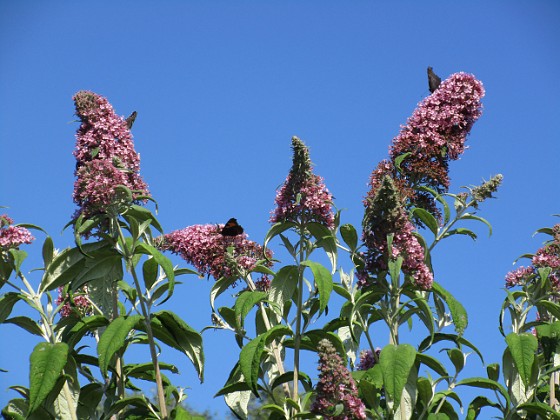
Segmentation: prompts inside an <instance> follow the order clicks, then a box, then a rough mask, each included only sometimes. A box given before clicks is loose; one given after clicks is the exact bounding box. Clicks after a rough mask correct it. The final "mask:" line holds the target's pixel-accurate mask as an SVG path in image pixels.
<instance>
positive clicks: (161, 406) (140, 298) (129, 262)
mask: <svg viewBox="0 0 560 420" xmlns="http://www.w3.org/2000/svg"><path fill="white" fill-rule="evenodd" d="M119 238H120V241H121V243H122V245H123V250H124V253H125V258H126V263H127V265H128V266H129V267H130V274H131V275H132V278H133V280H134V286H135V287H136V293H137V295H138V301H139V302H140V309H141V312H142V316H143V317H144V325H145V326H146V333H147V334H148V346H149V348H150V355H151V358H152V364H153V365H154V372H155V379H156V386H157V394H158V402H159V409H160V414H161V417H162V419H167V406H166V402H165V394H164V391H163V382H162V379H161V372H160V369H159V363H158V358H157V351H156V344H155V341H154V334H153V331H152V325H151V322H150V313H149V310H148V305H147V304H146V300H145V298H144V295H143V293H142V289H141V287H140V282H139V281H138V276H137V275H136V270H135V268H134V263H133V261H132V257H133V255H132V253H131V252H130V250H129V249H128V248H127V247H126V240H125V238H124V235H123V233H122V230H121V228H120V226H119ZM133 246H134V245H133Z"/></svg>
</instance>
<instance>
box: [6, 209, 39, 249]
mask: <svg viewBox="0 0 560 420" xmlns="http://www.w3.org/2000/svg"><path fill="white" fill-rule="evenodd" d="M13 224H14V220H13V219H12V218H11V217H9V216H8V215H7V214H3V215H0V250H8V249H13V248H18V247H19V246H20V245H22V244H30V243H31V242H32V241H34V240H35V238H34V237H33V235H31V232H29V230H28V229H26V228H24V227H21V226H12V225H13Z"/></svg>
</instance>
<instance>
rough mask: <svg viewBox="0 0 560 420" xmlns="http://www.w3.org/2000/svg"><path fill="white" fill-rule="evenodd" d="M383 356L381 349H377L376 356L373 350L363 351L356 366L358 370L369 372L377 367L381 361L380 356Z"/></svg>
mask: <svg viewBox="0 0 560 420" xmlns="http://www.w3.org/2000/svg"><path fill="white" fill-rule="evenodd" d="M380 354H381V349H380V348H377V349H375V355H374V354H373V351H371V350H369V349H368V350H362V351H361V352H360V361H359V362H358V364H357V365H356V368H357V369H358V370H368V369H371V368H372V367H374V366H375V364H376V363H377V360H379V355H380Z"/></svg>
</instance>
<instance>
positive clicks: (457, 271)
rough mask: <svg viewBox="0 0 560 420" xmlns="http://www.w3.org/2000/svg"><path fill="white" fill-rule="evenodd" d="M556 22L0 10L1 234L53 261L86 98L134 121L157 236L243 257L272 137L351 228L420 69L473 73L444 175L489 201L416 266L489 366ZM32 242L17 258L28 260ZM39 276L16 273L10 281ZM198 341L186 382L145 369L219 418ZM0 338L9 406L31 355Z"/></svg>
mask: <svg viewBox="0 0 560 420" xmlns="http://www.w3.org/2000/svg"><path fill="white" fill-rule="evenodd" d="M559 18H560V3H558V2H557V1H552V0H551V1H519V2H505V1H471V2H443V1H423V2H412V1H400V2H376V1H369V2H366V1H356V2H351V3H350V2H344V3H343V2H333V1H322V2H319V1H308V2H295V1H285V2H279V1H270V2H254V1H253V2H251V1H238V2H226V1H216V2H211V3H210V2H202V1H196V2H195V1H191V2H179V1H166V2H158V3H156V2H148V1H136V2H132V1H126V2H125V1H122V2H95V4H94V3H88V2H70V1H58V2H39V1H21V2H19V1H18V2H16V1H7V0H2V1H0V150H1V155H0V156H1V165H0V191H1V193H0V205H4V206H9V207H10V209H9V210H8V213H9V214H10V215H11V216H12V217H13V218H15V219H16V221H17V222H28V223H35V224H38V225H40V226H42V227H43V228H45V229H46V230H47V231H48V232H49V233H50V234H51V235H52V236H53V238H54V240H55V245H56V246H57V247H58V248H64V247H66V246H69V245H71V238H70V237H69V235H68V233H66V234H64V235H60V231H61V230H62V227H63V226H64V225H65V224H66V223H67V221H68V220H69V218H70V216H71V214H72V213H73V211H74V205H73V203H72V198H71V195H72V188H73V181H74V178H73V169H74V158H73V156H72V150H73V147H74V134H75V130H76V129H77V124H76V123H75V122H73V120H75V117H74V115H73V112H74V109H73V102H72V99H71V98H72V96H73V94H74V93H76V92H77V91H78V90H81V89H88V90H93V91H95V92H96V93H99V94H101V95H103V96H106V97H107V98H108V99H109V101H110V102H111V103H112V104H113V106H114V108H115V109H116V111H117V113H119V114H121V115H128V114H129V113H130V112H132V111H134V110H136V111H138V118H137V120H136V123H135V125H134V128H133V134H134V137H135V142H136V149H137V151H139V152H140V153H141V170H142V175H143V177H144V179H145V180H146V182H147V183H148V184H149V186H150V190H151V192H152V194H153V196H154V197H155V198H156V199H157V201H158V203H159V207H160V222H161V223H162V224H163V226H164V227H165V228H166V230H168V231H171V230H174V229H178V228H182V227H185V226H188V225H191V224H198V223H224V222H225V221H226V220H227V219H229V218H230V217H236V218H237V219H238V220H239V221H240V223H241V224H242V225H243V226H244V227H245V230H246V232H248V233H249V235H250V237H251V239H253V240H256V241H262V238H263V237H264V234H265V232H266V231H267V229H268V227H269V224H268V217H269V212H270V210H272V208H273V201H274V196H275V189H276V188H277V187H278V186H279V185H280V184H281V183H282V182H283V180H284V179H285V177H286V175H287V173H288V171H289V168H290V164H291V150H290V139H291V136H292V135H298V136H299V137H300V138H301V139H303V140H304V141H305V142H306V143H307V144H308V145H309V147H310V149H311V157H312V160H313V161H314V163H315V164H316V166H315V172H316V173H318V174H320V175H321V176H323V177H324V178H325V182H326V184H327V185H328V187H329V189H330V190H331V191H332V192H333V194H334V196H335V197H336V205H337V207H338V208H340V209H345V210H344V212H343V216H342V220H343V223H353V224H355V225H356V226H359V225H360V222H361V218H362V212H363V207H362V204H361V200H362V198H363V196H364V195H365V193H366V191H367V185H366V183H367V180H368V176H369V174H370V172H371V170H372V169H373V168H374V167H375V166H376V164H377V162H378V161H379V160H381V159H383V158H384V157H386V155H387V149H388V146H389V144H390V142H391V139H392V138H393V137H394V136H396V135H397V134H398V131H399V126H400V124H404V123H405V122H406V119H407V117H408V116H409V115H410V114H411V113H412V111H413V109H414V108H415V106H416V104H417V103H418V102H419V101H420V100H422V98H423V97H425V96H426V95H427V94H428V93H429V92H428V86H427V80H426V67H427V66H428V65H431V66H433V67H434V69H435V71H436V72H437V73H438V74H439V75H440V76H442V78H445V77H447V76H448V75H450V74H451V73H454V72H457V71H465V72H469V73H473V74H475V75H476V76H477V78H479V79H480V80H481V81H482V82H483V83H484V86H485V88H486V97H485V98H484V100H483V103H484V107H485V110H484V114H483V116H482V117H481V119H480V120H479V121H478V122H477V123H476V124H475V126H474V128H473V130H472V132H471V135H470V137H469V139H468V142H467V144H468V145H469V146H470V149H469V150H467V152H466V153H465V154H464V155H463V157H462V158H461V160H459V161H457V162H453V163H452V164H451V178H452V188H451V190H452V191H455V192H458V191H459V188H460V187H461V186H464V185H472V184H478V183H480V182H481V181H482V179H483V178H484V179H488V178H489V177H490V176H491V175H494V174H497V173H502V174H503V175H504V184H503V187H502V188H501V190H500V191H499V193H498V194H497V197H498V199H497V200H490V201H488V202H486V203H484V205H483V206H482V209H481V211H480V212H479V215H481V216H483V217H486V218H487V219H488V220H490V222H491V223H492V224H493V227H494V235H493V236H492V237H491V238H488V236H487V234H486V232H485V230H484V229H483V227H482V226H475V227H474V228H475V229H476V230H477V232H478V233H480V236H479V240H478V241H477V242H476V243H473V242H472V241H470V240H469V239H467V238H453V239H450V240H448V241H447V242H444V243H443V244H442V245H440V246H439V247H438V248H436V250H435V252H434V255H433V258H434V266H435V271H436V272H435V274H436V280H438V281H439V282H440V283H442V284H443V285H444V287H446V288H448V289H449V290H450V291H452V292H453V293H454V294H455V296H456V297H458V298H459V299H460V300H461V301H462V302H463V304H464V305H465V306H466V308H467V310H468V311H469V315H470V326H469V329H468V330H467V333H466V336H467V338H469V339H470V340H472V341H473V342H474V343H476V344H477V345H479V348H480V349H481V350H482V352H483V354H484V355H485V356H486V359H487V361H488V362H497V361H499V360H500V359H501V352H502V350H503V347H504V341H503V339H502V338H501V336H500V335H499V333H498V330H497V327H498V313H499V308H500V305H501V302H502V299H503V297H504V292H503V290H502V288H503V284H504V275H505V274H506V273H507V272H508V271H509V270H510V269H511V267H512V266H511V264H512V262H513V260H514V259H515V258H517V257H518V256H519V255H521V254H523V253H525V252H534V251H535V250H536V249H537V248H538V247H539V246H540V244H541V242H542V240H543V239H544V238H543V237H537V238H532V237H531V235H532V234H533V232H534V231H535V230H536V229H538V228H540V227H543V226H551V225H552V224H554V223H555V222H556V221H557V220H558V219H555V218H553V217H552V214H555V213H560V206H559V200H558V197H559V195H560V186H559V183H558V157H559V156H560V142H559V141H560V135H559V131H558V127H557V123H558V121H560V99H559V98H560V82H559V78H558V76H559V73H558V69H559V68H560V47H559V45H560V44H559V41H560V25H558V22H559V21H560V20H559ZM38 236H39V235H38ZM39 237H40V238H41V239H42V237H41V236H39ZM38 242H41V241H38ZM39 246H40V244H37V245H36V246H31V247H27V250H28V251H29V252H30V253H31V254H36V255H39V253H40V248H39ZM33 262H35V264H33ZM174 262H175V263H177V264H180V263H181V261H180V260H178V259H174ZM39 264H40V262H39V260H37V259H36V258H34V259H32V260H31V262H30V264H29V265H28V266H27V268H28V269H31V268H32V267H35V266H38V265H39ZM343 264H345V265H344V268H346V269H347V270H348V269H349V265H348V263H347V262H346V261H344V263H343ZM30 277H31V278H34V279H35V281H38V275H37V274H36V273H35V274H33V273H32V274H30ZM183 280H184V284H183V285H181V286H180V287H179V288H178V290H177V292H176V296H175V297H174V301H173V303H172V304H171V307H170V309H172V310H174V311H176V312H177V313H178V314H180V315H181V316H182V317H183V318H184V319H185V320H186V321H187V322H188V323H189V324H191V325H192V326H193V327H195V328H198V329H201V328H203V327H204V326H205V325H207V324H208V323H209V316H210V315H209V314H210V309H209V305H208V292H209V290H210V287H211V283H210V282H208V281H206V280H200V279H197V278H195V277H188V278H184V279H183ZM16 309H17V307H16ZM204 339H205V351H206V356H207V368H206V381H205V383H204V384H203V385H198V384H197V380H196V375H195V372H194V369H193V368H192V367H191V366H190V365H189V364H188V363H187V360H186V358H181V357H179V356H178V354H177V353H173V352H172V351H171V350H167V351H166V353H165V354H164V357H163V359H164V360H165V361H173V362H174V363H177V364H178V366H179V367H180V369H181V371H182V375H181V376H180V377H176V378H174V383H176V384H177V385H181V386H188V387H191V389H190V390H187V392H188V394H189V400H188V401H189V403H190V404H191V405H193V406H194V407H196V408H199V409H204V408H212V409H213V410H215V411H218V412H223V411H224V410H225V408H224V407H225V406H224V405H223V403H222V402H221V400H219V399H216V400H213V399H212V395H213V394H214V393H215V392H216V391H217V390H218V389H219V387H220V386H221V385H222V384H223V383H224V381H225V380H226V378H227V375H228V373H229V369H230V367H231V366H233V364H234V362H235V359H236V357H237V353H236V345H235V343H234V340H233V337H231V336H229V335H228V334H226V333H221V332H217V333H214V332H209V333H205V335H204ZM0 341H1V342H2V343H3V345H2V346H1V348H0V367H3V368H6V369H9V370H10V372H9V373H7V374H0V405H2V406H3V405H4V404H5V403H6V401H8V399H9V398H12V397H14V396H15V393H13V392H8V391H6V389H7V387H8V386H9V385H13V384H17V383H21V384H27V381H28V379H27V361H28V355H29V353H30V352H31V350H32V348H33V345H34V341H33V339H31V338H29V336H28V335H26V334H25V333H20V332H19V330H17V329H16V328H15V327H14V328H12V327H11V326H8V325H2V326H0ZM5 343H9V344H7V345H6V344H5ZM168 356H169V357H168ZM471 365H472V366H471V368H470V369H472V370H469V372H468V373H469V375H472V376H478V375H480V376H482V375H484V370H483V368H482V367H481V366H480V364H479V363H477V362H475V361H474V358H472V361H471ZM307 370H308V372H310V373H312V374H313V373H314V367H313V366H311V367H309V368H308V369H307ZM466 402H467V403H468V401H466Z"/></svg>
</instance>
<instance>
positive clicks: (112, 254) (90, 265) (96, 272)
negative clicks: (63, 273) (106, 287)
mask: <svg viewBox="0 0 560 420" xmlns="http://www.w3.org/2000/svg"><path fill="white" fill-rule="evenodd" d="M122 278H123V268H122V257H121V255H120V254H119V253H118V252H117V251H115V250H114V249H112V248H106V249H104V250H103V252H101V251H97V252H95V253H94V254H92V257H91V258H89V257H86V258H85V260H84V265H83V268H82V269H81V270H80V273H79V275H77V276H76V278H75V279H73V280H72V282H71V285H72V286H71V287H72V290H74V291H76V290H78V289H79V288H80V287H82V286H83V285H84V284H86V283H89V282H92V281H100V280H103V281H104V282H107V281H113V282H117V281H119V280H121V279H122Z"/></svg>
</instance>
